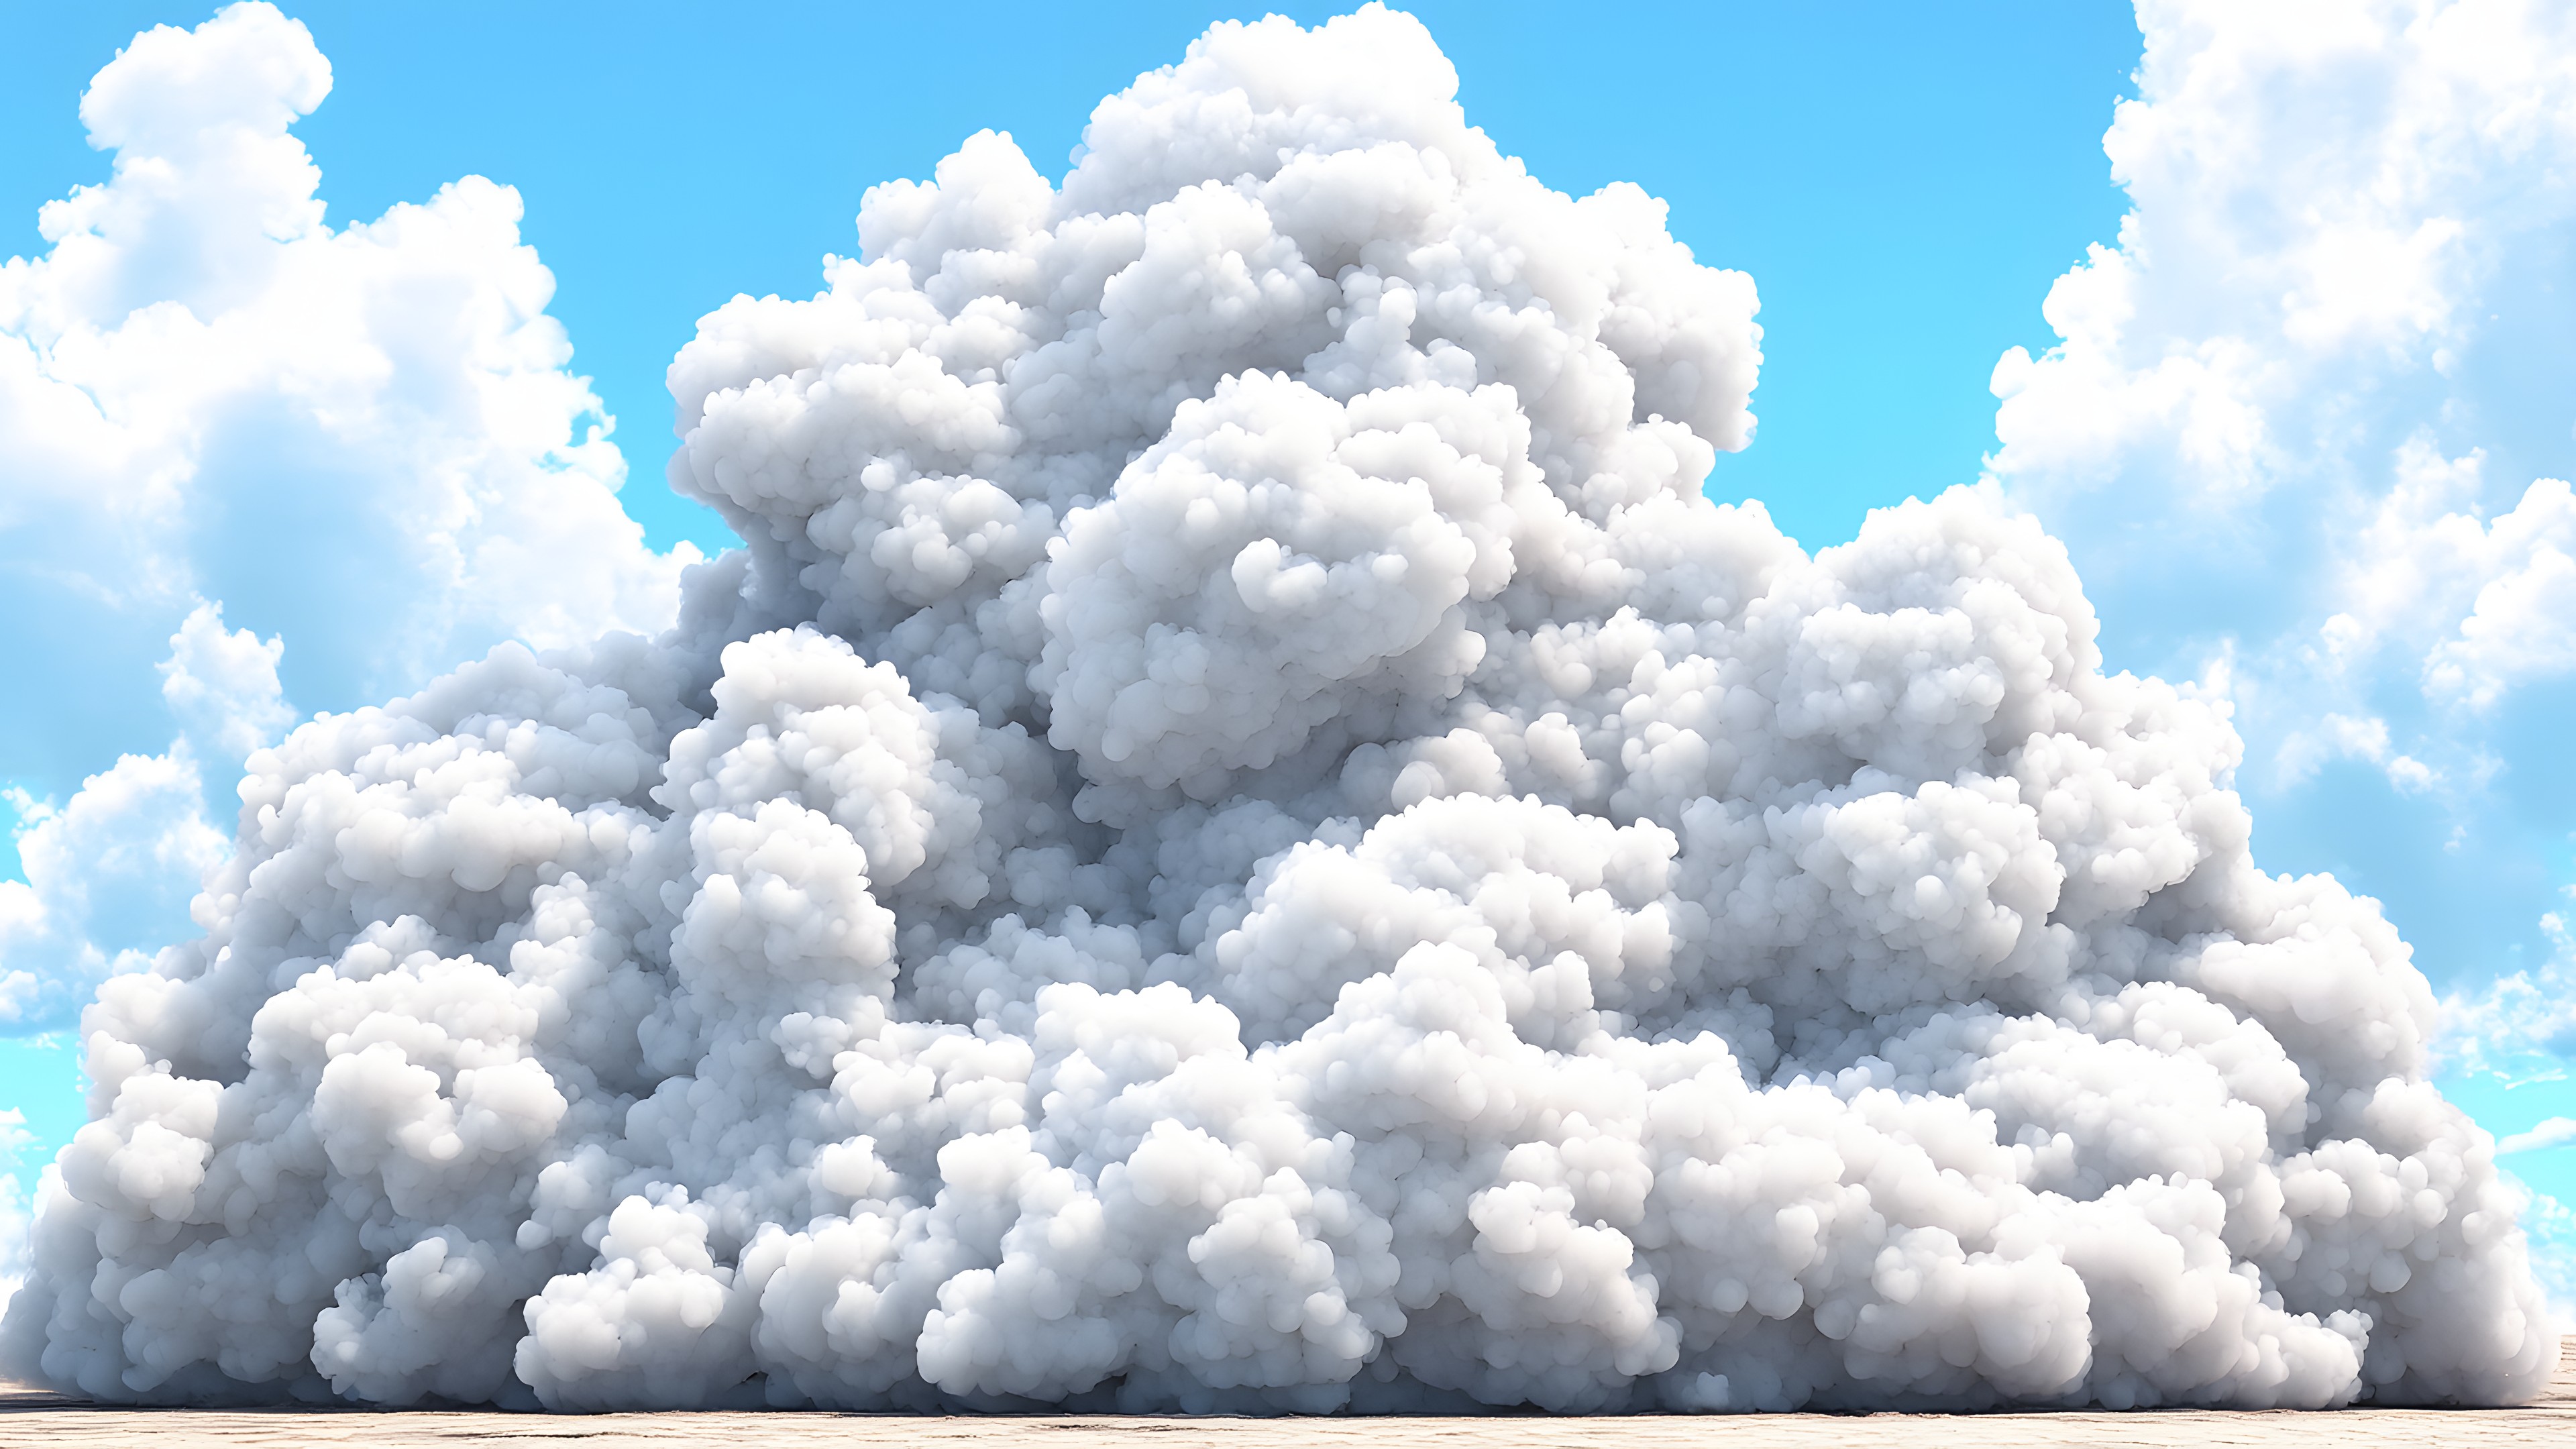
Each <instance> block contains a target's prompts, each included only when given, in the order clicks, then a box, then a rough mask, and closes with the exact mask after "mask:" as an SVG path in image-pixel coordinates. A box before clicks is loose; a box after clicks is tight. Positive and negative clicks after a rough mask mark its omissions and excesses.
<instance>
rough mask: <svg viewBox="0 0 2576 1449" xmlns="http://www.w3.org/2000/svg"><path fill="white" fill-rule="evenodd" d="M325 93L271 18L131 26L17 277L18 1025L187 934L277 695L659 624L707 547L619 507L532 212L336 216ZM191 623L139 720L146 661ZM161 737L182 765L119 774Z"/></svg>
mask: <svg viewBox="0 0 2576 1449" xmlns="http://www.w3.org/2000/svg"><path fill="white" fill-rule="evenodd" d="M330 88H331V71H330V66H329V64H328V63H327V62H325V61H324V60H323V58H322V56H321V54H320V52H319V51H317V50H316V49H315V48H314V45H313V41H312V37H311V36H310V35H309V34H308V33H307V32H306V30H305V28H304V27H303V26H302V25H301V24H299V23H297V22H295V21H292V20H289V19H287V18H286V17H284V16H283V15H281V14H279V13H278V11H277V10H276V9H275V8H274V7H272V6H270V5H267V4H265V3H248V4H239V5H234V6H231V7H229V8H227V9H225V10H224V11H223V12H221V13H220V14H219V15H217V16H216V17H215V18H214V19H212V20H210V21H208V22H206V23H205V24H204V25H201V26H199V27H198V28H197V29H195V30H193V31H183V30H177V29H172V28H169V27H163V28H160V29H156V30H153V31H150V32H148V33H146V34H143V35H141V36H138V37H136V39H135V41H134V43H133V44H132V45H130V46H129V47H127V48H126V50H125V51H124V52H123V53H122V54H120V55H119V56H118V57H117V58H116V59H115V60H114V61H112V62H111V63H109V64H108V66H107V67H106V68H105V69H103V70H101V71H100V72H99V74H98V76H97V78H96V79H95V80H94V81H93V82H92V84H91V86H90V88H89V91H88V93H87V94H86V95H85V96H84V98H83V100H82V104H81V116H82V119H83V121H84V122H85V123H86V124H87V125H88V127H89V131H90V137H91V141H92V143H93V144H94V145H96V146H98V147H100V148H101V149H103V150H108V151H112V152H113V153H114V155H115V163H114V171H113V175H112V176H111V178H110V179H109V180H108V181H106V182H104V183H103V184H100V185H96V186H86V187H79V188H76V189H75V190H74V191H73V193H72V194H71V195H70V196H68V197H65V198H63V199H61V200H58V201H54V202H50V203H48V204H47V205H46V206H45V207H44V208H43V210H42V211H41V213H40V214H39V217H38V226H39V230H40V231H41V232H42V234H43V236H44V238H45V239H46V241H47V242H49V243H50V244H51V250H50V251H49V252H47V253H46V254H44V255H42V256H38V257H34V258H15V259H11V260H9V261H7V262H6V263H5V264H0V616H5V617H8V618H10V619H12V620H14V621H25V622H24V623H22V624H21V626H20V627H19V629H18V630H17V631H16V633H15V637H14V638H13V646H14V647H15V648H16V649H17V654H16V657H15V658H14V659H13V662H12V678H11V681H10V684H9V686H8V689H9V693H8V695H7V696H6V698H7V701H8V703H9V704H10V706H11V707H10V708H9V709H7V710H5V711H0V780H5V781H6V782H8V783H10V784H11V785H12V786H13V787H14V788H15V789H17V790H18V792H19V795H18V796H17V797H16V799H17V802H18V804H19V806H20V810H19V814H20V818H21V830H22V838H21V841H20V853H21V855H22V857H23V859H24V862H25V873H26V877H27V878H26V880H25V881H24V882H23V883H9V884H5V885H0V1031H5V1030H9V1029H11V1028H13V1027H14V1028H18V1029H28V1028H33V1027H39V1026H43V1025H46V1024H49V1023H53V1022H56V1021H58V1020H59V1019H61V1016H62V1013H63V1012H64V1011H67V1010H68V1009H69V1004H70V1003H72V1002H74V1001H76V1000H77V999H78V998H79V997H82V996H85V995H86V994H87V991H88V989H89V985H90V984H91V983H92V982H93V981H94V979H95V978H96V976H97V975H98V974H99V973H101V972H104V971H110V970H115V969H120V968H121V966H122V965H130V964H134V962H133V961H131V960H129V959H128V958H126V957H124V956H122V955H121V954H120V952H121V951H122V950H123V949H125V948H124V947H120V946H118V945H117V944H115V943H116V942H118V941H123V942H127V943H131V944H134V945H136V946H139V945H140V943H144V942H158V941H162V940H167V939H168V938H169V937H170V935H171V934H173V933H174V931H175V930H176V929H177V928H183V927H185V925H186V903H187V900H188V898H189V896H190V895H191V894H193V893H194V891H195V890H196V887H197V882H198V875H199V872H200V871H201V870H202V869H203V867H204V866H205V865H207V864H209V863H211V862H212V861H213V860H215V859H220V858H221V856H222V854H223V853H224V844H223V840H224V837H227V836H229V835H230V834H231V828H230V825H231V822H230V820H229V818H228V817H229V814H230V811H231V808H232V807H231V785H232V782H233V781H234V780H235V779H237V778H238V777H239V766H240V763H241V761H242V759H243V757H244V755H245V754H246V753H247V752H248V751H249V750H251V749H253V748H255V747H256V746H258V745H259V744H261V743H263V742H266V741H270V740H274V739H276V738H277V737H279V736H280V735H281V734H282V733H283V731H284V729H285V727H286V726H287V725H288V724H289V723H291V722H292V720H293V718H294V717H295V711H293V710H292V709H290V708H289V707H288V705H287V704H286V702H285V693H286V692H285V691H284V690H282V689H281V688H280V682H279V671H280V670H281V669H283V670H284V671H285V672H286V674H287V675H288V676H289V678H291V679H292V680H293V681H294V685H295V688H294V693H295V694H296V696H297V697H298V700H299V702H300V703H301V704H302V705H303V706H304V707H305V708H307V709H312V708H325V709H345V708H349V707H351V706H353V705H355V704H357V703H360V702H362V701H364V700H367V699H370V698H380V697H382V696H383V695H385V694H387V693H390V692H393V691H395V690H399V689H403V688H408V687H411V686H414V685H417V684H418V683H420V682H422V681H423V680H425V679H427V678H429V677H430V676H432V675H433V674H435V673H436V672H437V671H439V670H441V669H443V668H446V667H448V666H450V665H453V664H454V663H456V662H457V661H458V660H459V659H462V658H467V657H471V656H473V655H477V654H480V653H481V652H482V651H483V650H484V649H486V648H488V647H489V646H490V645H492V644H493V643H495V642H497V641H499V640H501V639H504V638H512V637H516V638H520V639H524V640H527V641H529V642H531V643H535V644H538V645H540V646H545V645H555V644H564V643H569V642H573V641H576V640H587V639H590V638H593V637H595V636H597V635H598V634H599V633H600V632H601V631H603V630H607V629H615V628H626V629H633V630H640V631H651V630H656V629H659V628H662V627H665V626H667V625H668V624H669V623H670V622H671V621H672V619H673V617H674V612H675V610H676V608H677V599H678V589H677V584H678V576H679V571H680V569H681V568H682V567H683V566H684V565H686V564H687V563H689V562H690V561H692V560H693V559H694V558H695V556H696V554H695V550H694V549H692V548H690V547H689V546H687V545H685V544H684V545H682V546H681V547H680V548H679V549H678V550H675V551H674V552H673V553H671V554H667V555H666V554H657V553H654V552H652V551H651V550H650V549H648V548H647V547H646V546H645V544H644V542H643V536H642V532H641V530H640V528H639V526H638V525H637V524H636V523H635V522H634V521H633V520H632V519H630V518H628V517H627V515H626V514H625V513H624V512H623V511H622V510H621V509H620V507H619V505H618V501H617V496H616V490H617V488H618V487H619V485H620V483H621V482H622V480H623V476H624V473H625V463H624V461H623V459H622V458H621V457H620V456H619V454H618V452H617V449H616V448H615V446H614V445H613V444H611V443H609V442H608V441H607V439H606V437H605V436H604V427H605V423H606V420H605V419H604V418H601V417H600V416H598V413H599V403H598V400H597V399H596V398H595V397H594V396H593V395H592V394H591V392H590V389H589V386H588V383H587V381H586V380H585V379H583V378H581V377H578V376H575V375H573V374H572V373H571V372H570V371H568V370H567V368H566V364H567V362H568V361H569V358H570V346H569V344H568V341H567V339H566V337H565V334H564V331H563V328H562V327H561V326H560V325H559V324H558V323H557V322H556V321H555V320H554V319H553V318H552V317H550V316H548V315H547V314H546V310H545V309H546V305H547V303H548V301H549V299H550V298H551V296H552V293H553V288H554V282H553V278H552V277H551V276H550V275H549V274H548V272H547V271H546V269H545V268H544V267H543V266H542V265H541V264H540V263H539V262H538V260H537V257H536V254H535V252H534V251H533V250H531V249H530V248H528V247H527V246H525V245H523V244H521V242H520V240H519V233H518V221H519V215H520V206H519V198H518V195H517V193H516V192H514V191H512V190H510V189H509V188H507V187H504V186H497V185H494V184H493V183H491V182H489V181H485V180H483V179H481V178H479V177H468V178H466V179H464V180H462V181H458V182H456V183H454V184H452V185H450V186H446V187H443V188H441V189H440V190H439V192H438V194H437V195H436V196H434V197H432V198H431V199H430V200H429V201H427V202H425V203H422V204H418V205H412V204H405V205H400V206H396V207H394V208H393V209H392V210H390V211H388V212H387V213H386V214H385V215H384V216H383V217H381V218H379V219H377V220H375V221H372V222H361V223H357V224H353V225H349V226H345V227H341V228H338V229H334V228H333V227H331V226H329V225H327V224H326V223H325V221H324V212H323V202H322V200H321V198H320V195H319V191H318V187H319V185H320V181H321V173H320V171H319V170H318V169H317V168H316V167H315V166H314V164H313V162H312V160H311V158H310V157H309V156H308V155H307V154H306V152H305V149H304V147H303V144H302V143H301V142H299V141H297V140H296V139H295V138H294V137H293V136H292V135H291V134H290V133H289V131H288V127H289V126H290V125H291V124H292V123H293V122H294V121H296V120H297V119H298V118H299V117H301V116H303V115H304V114H305V113H307V112H309V111H311V110H312V109H313V108H314V107H315V106H316V105H318V104H319V103H320V102H321V100H322V98H323V97H324V95H326V94H327V93H328V92H329V90H330ZM227 612H229V613H230V614H231V615H232V617H233V619H234V621H235V622H236V623H237V624H249V625H251V626H253V628H252V629H249V630H235V631H233V632H226V631H225V629H224V628H223V626H222V623H221V619H222V616H223V615H224V614H225V613H227ZM174 627H176V628H177V630H178V632H177V634H176V635H175V636H174V637H172V652H171V653H170V654H169V656H168V659H167V662H165V663H164V664H163V666H162V675H161V678H160V679H159V681H158V684H159V690H158V696H157V698H156V695H155V690H154V685H155V683H156V681H155V679H154V677H153V674H152V673H151V671H149V670H147V669H144V668H142V667H141V666H140V664H139V661H140V660H143V659H148V658H151V657H153V654H154V653H155V652H157V644H158V641H159V639H161V638H162V637H164V636H170V635H171V633H172V630H173V628H174ZM263 634H264V635H265V636H266V637H265V638H263V637H261V636H262V635H263ZM163 710H166V712H167V714H168V716H169V717H170V719H171V722H172V726H173V729H172V737H175V742H174V743H173V744H171V745H170V746H169V747H168V748H167V749H166V750H164V751H162V752H161V753H158V754H132V755H128V756H127V757H125V758H124V759H123V760H121V761H120V760H118V759H116V757H115V755H114V753H113V751H114V750H115V749H117V748H120V747H121V748H125V749H134V748H136V747H137V746H141V747H142V748H145V749H149V748H152V744H151V743H150V741H151V739H152V736H151V735H150V734H149V733H146V734H144V735H143V736H142V738H135V737H134V736H135V730H134V728H133V726H132V725H131V724H130V723H129V722H130V721H133V720H137V719H150V718H153V717H154V715H155V713H156V711H163ZM103 740H114V741H115V743H110V744H103V743H102V741H103ZM84 777H88V778H87V781H86V783H80V782H82V781H83V779H84ZM76 784H77V785H78V788H79V792H80V793H79V794H77V795H75V796H72V798H70V799H69V800H64V799H63V798H62V797H63V796H64V795H65V794H66V793H67V792H69V791H71V790H72V789H73V788H74V786H75V785H76ZM208 802H211V803H210V804H209V803H208ZM209 816H211V817H212V818H208V817H209ZM49 872H50V873H51V874H49ZM110 882H113V883H114V885H113V888H112V889H113V893H114V895H115V906H116V909H115V911H114V912H108V911H106V909H105V907H104V905H103V904H102V901H103V900H104V896H103V894H102V893H103V892H106V891H109V890H110V886H109V883H110ZM85 902H86V904H85ZM111 922H113V924H112V925H111V924H110V923H111ZM103 932H104V933H105V934H102V933H103ZM111 937H112V938H114V939H113V940H111V939H110V938H111Z"/></svg>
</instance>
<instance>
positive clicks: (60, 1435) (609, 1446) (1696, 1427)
mask: <svg viewBox="0 0 2576 1449" xmlns="http://www.w3.org/2000/svg"><path fill="white" fill-rule="evenodd" d="M558 1441H574V1442H577V1443H579V1444H580V1445H582V1446H583V1449H625V1446H629V1445H665V1444H667V1445H681V1444H702V1443H720V1444H724V1443H729V1444H739V1445H744V1446H751V1449H772V1446H776V1449H803V1446H807V1445H812V1446H817V1449H820V1446H825V1445H829V1446H832V1449H898V1446H899V1449H1000V1446H1002V1445H1005V1444H1007V1443H1010V1442H1011V1441H1017V1442H1018V1444H1020V1445H1021V1446H1026V1449H1113V1446H1115V1449H1138V1446H1140V1445H1141V1446H1157V1449H1183V1446H1198V1445H1209V1446H1213V1449H1292V1446H1293V1449H1305V1446H1310V1445H1311V1446H1319V1449H1680V1446H1685V1445H1717V1446H1723V1449H1773V1446H1784V1449H1785V1446H1803V1445H1818V1446H1824V1445H1832V1446H1838V1449H1870V1446H1876V1445H1890V1446H1894V1445H1902V1446H1905V1449H1981V1446H1986V1445H1996V1446H2003V1445H2012V1446H2045V1445H2055V1444H2068V1445H2074V1444H2081V1445H2151V1446H2164V1445H2170V1446H2174V1449H2186V1446H2188V1449H2198V1446H2202V1445H2280V1446H2292V1445H2332V1446H2336V1449H2370V1446H2378V1445H2390V1446H2395V1445H2418V1444H2432V1445H2515V1444H2533V1445H2541V1444H2546V1445H2559V1446H2569V1449H2576V1338H2570V1339H2568V1340H2567V1342H2566V1352H2565V1354H2564V1355H2563V1356H2562V1357H2561V1359H2560V1360H2559V1367H2558V1376H2557V1378H2556V1379H2555V1380H2553V1381H2552V1382H2551V1384H2550V1386H2549V1390H2548V1392H2547V1393H2545V1394H2543V1395H2542V1396H2541V1399H2540V1402H2538V1403H2536V1404H2532V1405H2530V1406H2528V1407H2525V1408H2519V1409H2480V1410H2460V1411H2447V1412H2445V1411H2437V1410H2416V1409H2351V1410H2345V1411H2343V1412H2340V1413H2331V1414H2301V1413H2255V1414H2221V1413H2180V1412H2177V1413H2154V1414H1976V1415H1940V1414H1872V1415H1869V1416H1868V1417H1866V1418H1851V1417H1838V1416H1834V1415H1827V1414H1766V1415H1754V1416H1745V1417H1715V1418H1687V1417H1679V1416H1654V1417H1644V1418H1616V1419H1614V1418H1595V1419H1574V1418H1567V1419H1550V1418H1539V1417H1528V1418H1507V1419H1103V1418H1038V1417H1031V1418H980V1419H970V1418H950V1419H921V1418H897V1417H876V1416H870V1415H855V1414H596V1415H588V1416H578V1417H576V1416H547V1415H539V1414H458V1413H426V1412H423V1413H363V1412H356V1411H350V1412H324V1413H314V1412H309V1411H289V1410H275V1411H254V1412H240V1411H221V1410H205V1409H105V1408H94V1407H91V1406H89V1405H86V1404H83V1403H80V1402H78V1401H76V1400H71V1399H65V1398H63V1397H61V1396H59V1395H55V1394H42V1393H24V1392H20V1393H10V1392H6V1391H0V1446H6V1449H19V1446H30V1449H33V1446H43V1449H90V1446H103V1445H126V1444H149V1445H151V1446H153V1449H200V1446H203V1449H216V1446H228V1449H229V1446H271V1445H275V1446H285V1445H299V1446H300V1445H333V1444H347V1445H370V1446H374V1445H383V1446H389V1449H390V1446H414V1445H419V1446H428V1445H476V1444H491V1445H501V1444H516V1445H528V1446H530V1449H537V1446H541V1445H544V1444H548V1443H553V1442H558Z"/></svg>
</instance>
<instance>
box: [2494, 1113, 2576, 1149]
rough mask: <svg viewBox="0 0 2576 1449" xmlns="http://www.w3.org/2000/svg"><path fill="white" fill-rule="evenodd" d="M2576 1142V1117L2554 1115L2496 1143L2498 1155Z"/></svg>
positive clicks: (2562, 1145)
mask: <svg viewBox="0 0 2576 1449" xmlns="http://www.w3.org/2000/svg"><path fill="white" fill-rule="evenodd" d="M2570 1142H2576V1117H2552V1118H2550V1119H2549V1120H2548V1121H2546V1122H2543V1123H2541V1124H2540V1125H2539V1126H2537V1127H2534V1128H2532V1129H2531V1130H2530V1131H2528V1132H2516V1133H2515V1134H2513V1135H2512V1136H2511V1137H2508V1138H2506V1139H2504V1140H2503V1141H2502V1142H2499V1143H2497V1144H2496V1155H2497V1156H2498V1157H2505V1156H2509V1155H2511V1154H2513V1153H2516V1152H2538V1151H2540V1150H2541V1149H2543V1148H2547V1147H2564V1146H2566V1145H2567V1144H2568V1143H2570Z"/></svg>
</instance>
